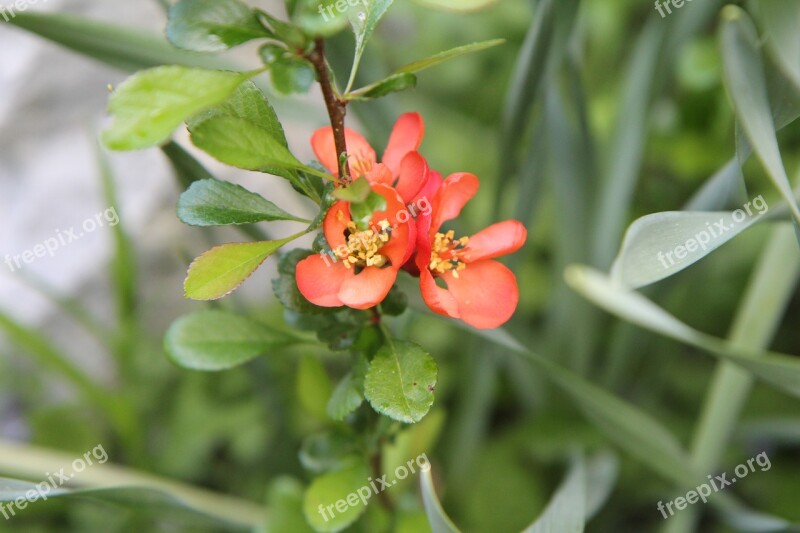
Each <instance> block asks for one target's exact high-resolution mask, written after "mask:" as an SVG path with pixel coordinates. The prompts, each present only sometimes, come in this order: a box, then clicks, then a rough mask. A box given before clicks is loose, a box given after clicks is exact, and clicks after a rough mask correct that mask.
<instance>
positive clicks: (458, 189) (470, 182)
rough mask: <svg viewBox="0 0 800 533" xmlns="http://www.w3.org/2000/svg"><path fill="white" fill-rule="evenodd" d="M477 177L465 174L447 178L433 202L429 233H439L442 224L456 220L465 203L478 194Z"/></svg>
mask: <svg viewBox="0 0 800 533" xmlns="http://www.w3.org/2000/svg"><path fill="white" fill-rule="evenodd" d="M478 187H480V182H479V181H478V177H477V176H475V175H474V174H469V173H467V172H458V173H456V174H451V175H449V176H447V179H445V180H444V182H443V183H442V187H441V188H440V189H439V192H438V193H437V194H436V198H435V199H434V201H433V220H432V221H431V227H430V233H435V232H437V231H439V228H441V227H442V224H443V223H444V222H446V221H448V220H452V219H454V218H456V217H457V216H458V215H459V213H461V210H462V209H463V208H464V205H466V203H467V202H469V201H470V200H471V199H472V197H473V196H475V193H477V192H478Z"/></svg>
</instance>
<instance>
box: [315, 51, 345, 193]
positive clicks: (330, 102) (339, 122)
mask: <svg viewBox="0 0 800 533" xmlns="http://www.w3.org/2000/svg"><path fill="white" fill-rule="evenodd" d="M306 58H307V59H308V60H309V61H310V62H311V64H312V65H314V69H315V70H316V71H317V77H318V78H319V84H320V86H321V87H322V96H323V97H324V98H325V107H327V109H328V116H329V117H330V120H331V126H332V127H333V140H334V144H335V146H336V159H337V162H338V164H339V183H340V184H341V185H347V184H348V183H350V181H351V179H350V174H349V170H348V168H347V157H346V155H347V142H346V141H345V136H344V117H345V115H346V114H347V102H346V101H344V100H341V99H339V98H338V97H337V96H336V93H335V92H334V90H333V83H332V82H331V77H330V74H329V73H328V65H327V63H326V62H325V42H324V41H323V40H322V39H321V38H318V39H316V40H315V41H314V50H312V51H311V52H310V53H308V54H307V55H306ZM343 154H344V157H343Z"/></svg>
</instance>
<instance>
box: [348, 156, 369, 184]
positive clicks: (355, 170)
mask: <svg viewBox="0 0 800 533" xmlns="http://www.w3.org/2000/svg"><path fill="white" fill-rule="evenodd" d="M348 162H349V163H350V172H352V174H353V176H352V178H353V179H356V178H360V177H361V176H366V175H367V174H369V173H370V171H371V170H372V168H373V167H374V166H375V165H374V164H373V163H372V161H371V160H369V159H367V157H366V156H363V155H361V154H351V155H350V159H349V161H348Z"/></svg>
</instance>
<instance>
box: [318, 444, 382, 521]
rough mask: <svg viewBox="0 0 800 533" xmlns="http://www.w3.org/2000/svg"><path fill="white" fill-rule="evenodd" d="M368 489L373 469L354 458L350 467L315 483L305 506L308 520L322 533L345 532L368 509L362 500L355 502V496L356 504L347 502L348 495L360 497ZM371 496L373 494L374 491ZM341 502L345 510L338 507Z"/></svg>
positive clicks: (330, 473)
mask: <svg viewBox="0 0 800 533" xmlns="http://www.w3.org/2000/svg"><path fill="white" fill-rule="evenodd" d="M368 487H369V469H368V468H367V465H366V464H364V462H363V461H361V459H360V458H358V457H354V458H353V459H352V460H351V461H350V464H349V466H347V467H345V468H342V469H341V470H337V471H335V472H329V473H327V474H324V475H322V476H320V477H318V478H316V479H315V480H314V481H313V482H312V483H311V485H310V486H309V487H308V490H306V494H305V501H304V504H303V511H304V512H305V515H306V520H308V523H309V524H311V526H312V527H313V528H314V530H316V531H318V532H320V533H333V532H336V531H341V530H342V529H344V528H346V527H347V526H349V525H350V524H352V523H353V522H355V521H356V520H357V519H358V517H359V516H361V515H362V514H363V513H364V511H365V510H366V508H367V507H366V505H364V504H363V503H362V501H361V500H360V499H355V500H353V499H352V496H351V500H350V501H351V502H355V504H350V503H347V498H348V496H350V495H353V494H356V495H357V494H358V491H359V489H363V490H364V491H365V490H366V489H367V488H368ZM369 495H372V492H371V489H370V492H369ZM337 502H344V504H342V503H340V507H339V509H341V510H338V509H337V508H336V503H337ZM345 504H346V505H345ZM326 518H327V519H326Z"/></svg>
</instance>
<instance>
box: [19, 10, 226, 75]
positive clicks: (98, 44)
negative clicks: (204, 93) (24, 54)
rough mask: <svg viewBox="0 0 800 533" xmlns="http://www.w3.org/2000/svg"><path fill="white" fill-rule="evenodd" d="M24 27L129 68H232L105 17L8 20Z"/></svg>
mask: <svg viewBox="0 0 800 533" xmlns="http://www.w3.org/2000/svg"><path fill="white" fill-rule="evenodd" d="M9 24H14V25H16V26H18V27H20V28H22V29H24V30H27V31H30V32H31V33H34V34H36V35H39V36H41V37H43V38H45V39H49V40H50V41H53V42H55V43H58V44H60V45H62V46H64V47H66V48H68V49H70V50H73V51H75V52H77V53H79V54H83V55H85V56H87V57H90V58H93V59H96V60H98V61H101V62H103V63H105V64H107V65H111V66H112V67H115V68H118V69H121V70H124V71H126V72H135V71H137V70H143V69H147V68H152V67H156V66H159V65H184V66H187V67H199V68H208V69H225V68H230V62H228V61H224V60H222V59H219V58H217V57H211V56H206V55H199V54H193V53H190V52H184V51H182V50H177V49H176V48H175V47H173V46H172V45H171V44H169V42H167V40H166V39H165V38H164V36H163V35H157V34H151V33H148V32H144V31H141V30H138V29H134V28H127V27H125V26H119V25H117V24H111V23H108V22H105V21H95V20H89V19H85V18H81V17H75V16H70V15H63V14H59V13H34V12H31V11H28V12H25V13H17V16H16V17H14V18H13V19H11V20H10V21H9Z"/></svg>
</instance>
